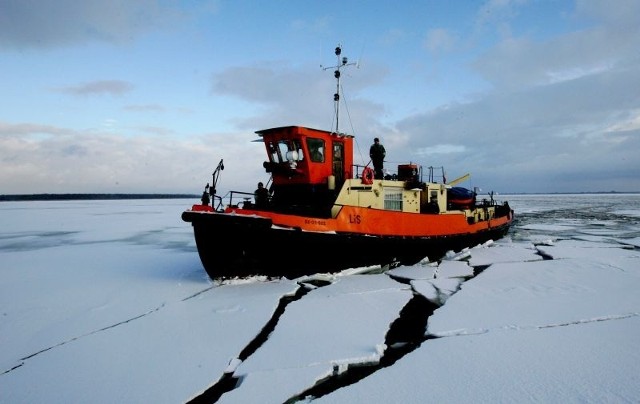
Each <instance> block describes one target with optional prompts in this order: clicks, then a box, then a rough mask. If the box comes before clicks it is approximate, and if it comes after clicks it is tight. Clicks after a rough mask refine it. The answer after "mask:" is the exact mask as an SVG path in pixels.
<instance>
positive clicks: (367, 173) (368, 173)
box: [362, 167, 374, 185]
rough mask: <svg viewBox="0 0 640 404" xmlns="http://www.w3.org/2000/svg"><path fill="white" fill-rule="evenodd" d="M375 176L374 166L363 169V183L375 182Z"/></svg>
mask: <svg viewBox="0 0 640 404" xmlns="http://www.w3.org/2000/svg"><path fill="white" fill-rule="evenodd" d="M373 177H374V173H373V168H371V167H365V168H364V170H362V183H363V184H365V185H371V184H373Z"/></svg>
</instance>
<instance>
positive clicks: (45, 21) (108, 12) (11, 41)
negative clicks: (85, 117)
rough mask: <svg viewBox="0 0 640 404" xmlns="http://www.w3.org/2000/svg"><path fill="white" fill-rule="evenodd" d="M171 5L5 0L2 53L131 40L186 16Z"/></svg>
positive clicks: (0, 5)
mask: <svg viewBox="0 0 640 404" xmlns="http://www.w3.org/2000/svg"><path fill="white" fill-rule="evenodd" d="M172 3H173V2H172V1H169V2H163V1H159V0H137V1H128V0H111V1H102V0H20V1H13V0H0V10H1V12H0V49H2V48H23V47H27V48H48V47H57V46H66V45H70V44H77V43H84V42H88V41H95V40H99V41H104V42H112V43H123V42H130V41H131V40H132V39H133V38H134V37H136V36H137V35H139V34H140V33H143V32H146V31H148V30H154V29H158V28H164V29H170V28H171V26H172V24H176V23H178V22H180V21H182V20H184V18H185V17H186V16H185V14H184V13H183V12H181V11H180V9H179V8H178V7H171V5H172Z"/></svg>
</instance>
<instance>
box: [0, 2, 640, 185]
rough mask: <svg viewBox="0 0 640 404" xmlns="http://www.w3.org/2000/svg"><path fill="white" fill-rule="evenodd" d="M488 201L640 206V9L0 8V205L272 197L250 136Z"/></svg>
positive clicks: (415, 5) (613, 5) (561, 5)
mask: <svg viewBox="0 0 640 404" xmlns="http://www.w3.org/2000/svg"><path fill="white" fill-rule="evenodd" d="M338 44H340V45H341V46H342V49H343V54H342V56H347V57H348V58H349V60H350V61H352V62H357V66H353V67H349V68H347V69H345V70H343V76H342V77H343V80H342V81H341V84H342V88H343V100H344V101H345V103H346V105H343V106H342V107H341V115H340V130H341V131H344V132H348V133H350V134H353V135H355V136H356V151H355V153H356V159H355V160H356V162H358V163H367V161H368V158H367V150H368V148H369V145H370V144H371V142H372V139H373V138H374V137H380V138H381V139H382V142H383V143H384V145H385V147H386V149H387V160H388V161H387V167H388V168H391V169H392V168H393V167H395V166H396V165H397V164H402V163H406V162H409V161H411V162H416V163H419V164H422V165H423V166H425V167H428V166H444V167H445V170H446V172H447V177H448V178H455V177H458V176H461V175H463V174H466V173H471V180H470V181H469V182H467V183H465V184H463V185H465V186H469V187H473V186H478V187H480V188H481V189H483V190H484V191H489V190H494V191H496V192H498V193H510V192H588V191H610V190H616V191H622V192H624V191H640V159H639V158H638V152H639V151H640V137H639V135H640V52H638V49H640V2H638V1H635V0H617V1H616V2H609V1H598V0H589V1H553V0H549V1H535V0H529V1H527V0H513V1H510V0H494V1H486V2H482V1H456V2H445V1H435V0H434V1H412V2H395V3H392V2H382V1H284V0H283V1H274V2H257V1H171V0H168V1H153V0H142V1H135V2H130V1H125V0H121V1H109V2H104V1H97V0H84V1H79V0H77V1H72V0H59V1H49V0H40V1H35V0H23V1H11V0H0V77H1V80H0V194H19V193H42V192H46V193H67V192H125V193H130V192H134V193H165V192H169V193H183V192H186V193H196V194H197V193H199V192H201V190H202V189H203V187H204V184H205V183H206V182H208V181H210V179H211V173H212V171H213V169H214V168H215V166H216V165H217V163H218V161H220V159H224V162H225V168H226V169H225V171H224V172H223V173H222V176H221V177H220V184H219V189H220V190H222V191H224V190H229V189H234V190H247V191H252V190H253V189H254V188H255V184H256V183H257V182H258V181H266V180H267V179H268V176H267V174H266V173H265V172H264V169H263V168H262V161H263V160H264V159H265V157H266V156H265V152H264V148H263V147H262V146H261V145H260V144H259V143H255V142H252V140H255V139H256V138H257V135H255V133H254V132H255V131H257V130H260V129H266V128H270V127H276V126H287V125H303V126H310V127H315V128H319V129H327V130H331V129H332V125H333V110H334V106H333V93H334V91H335V79H334V78H333V70H332V69H329V70H324V69H323V68H322V66H325V67H326V66H334V65H335V63H336V57H335V55H334V53H333V52H334V48H335V47H336V46H337V45H338Z"/></svg>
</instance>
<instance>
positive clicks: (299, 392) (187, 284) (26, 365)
mask: <svg viewBox="0 0 640 404" xmlns="http://www.w3.org/2000/svg"><path fill="white" fill-rule="evenodd" d="M500 198H503V199H506V200H509V202H510V204H511V205H512V207H513V208H514V209H515V211H516V222H515V224H514V226H513V228H512V229H511V231H510V233H509V235H508V236H507V237H505V238H503V239H501V240H496V241H495V242H493V243H491V242H489V243H486V244H485V245H482V246H475V247H473V248H470V249H468V250H466V251H462V252H457V253H453V252H452V253H451V254H449V255H448V256H447V257H445V259H443V260H442V261H441V262H435V263H432V262H422V263H420V264H417V265H415V266H411V267H405V266H401V267H398V268H394V269H391V270H387V271H385V270H384V268H376V267H370V268H354V269H352V270H348V271H344V272H342V273H339V274H318V275H316V276H313V277H305V278H298V279H286V278H282V279H266V278H263V277H254V278H245V279H233V280H225V281H212V280H210V279H209V278H208V277H207V275H206V273H205V271H204V269H203V268H202V266H201V263H200V260H199V258H198V254H197V251H196V248H195V243H194V240H193V234H192V229H191V226H190V224H188V223H184V222H182V221H181V219H180V214H181V213H182V211H183V210H184V209H185V208H187V207H189V206H190V205H191V204H192V203H197V202H198V201H193V200H188V199H170V200H166V199H159V200H115V201H114V200H109V201H101V200H97V201H47V202H40V201H38V202H1V203H0V402H2V403H44V402H46V403H87V402H91V403H115V402H118V403H187V402H193V403H204V402H220V403H294V402H318V403H353V402H368V403H392V402H398V403H400V402H401V403H424V402H439V403H442V402H447V403H457V402H460V403H462V402H465V403H468V402H491V403H495V402H509V403H513V402H563V403H570V402H579V403H585V402H586V403H602V402H611V403H614V402H615V403H625V402H628V403H638V402H640V349H638V340H639V338H640V293H639V291H640V194H593V195H591V194H580V195H512V196H503V197H500Z"/></svg>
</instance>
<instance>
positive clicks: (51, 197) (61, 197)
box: [0, 194, 200, 202]
mask: <svg viewBox="0 0 640 404" xmlns="http://www.w3.org/2000/svg"><path fill="white" fill-rule="evenodd" d="M193 198H196V199H199V198H200V195H193V194H21V195H0V202H11V201H76V200H80V201H82V200H110V199H111V200H114V199H193Z"/></svg>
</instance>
